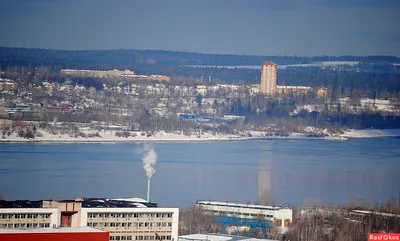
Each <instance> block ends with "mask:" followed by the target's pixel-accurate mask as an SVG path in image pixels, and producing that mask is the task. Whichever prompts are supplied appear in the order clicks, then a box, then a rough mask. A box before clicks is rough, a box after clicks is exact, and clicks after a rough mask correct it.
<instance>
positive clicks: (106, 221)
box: [0, 198, 179, 240]
mask: <svg viewBox="0 0 400 241" xmlns="http://www.w3.org/2000/svg"><path fill="white" fill-rule="evenodd" d="M178 222H179V209H178V208H158V207H157V204H156V203H149V202H147V201H145V200H143V199H140V198H129V199H105V198H77V199H75V200H58V201H53V200H42V201H26V200H23V201H0V228H3V229H36V228H57V227H93V228H96V229H99V230H104V231H108V232H110V240H159V239H162V240H177V236H178Z"/></svg>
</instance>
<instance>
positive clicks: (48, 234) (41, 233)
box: [0, 227, 109, 241]
mask: <svg viewBox="0 0 400 241" xmlns="http://www.w3.org/2000/svg"><path fill="white" fill-rule="evenodd" d="M0 240H1V241H26V240H30V241H54V240H57V241H76V240H85V241H108V240H109V233H108V232H106V231H102V230H99V229H95V228H89V227H84V228H38V229H0Z"/></svg>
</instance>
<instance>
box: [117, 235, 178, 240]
mask: <svg viewBox="0 0 400 241" xmlns="http://www.w3.org/2000/svg"><path fill="white" fill-rule="evenodd" d="M156 238H157V239H156ZM159 239H161V240H171V236H159V237H156V236H110V240H159Z"/></svg>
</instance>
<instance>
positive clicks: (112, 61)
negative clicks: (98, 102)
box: [0, 47, 400, 71]
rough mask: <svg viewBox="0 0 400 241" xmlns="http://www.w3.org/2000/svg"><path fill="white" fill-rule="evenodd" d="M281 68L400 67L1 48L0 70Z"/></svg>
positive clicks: (381, 59)
mask: <svg viewBox="0 0 400 241" xmlns="http://www.w3.org/2000/svg"><path fill="white" fill-rule="evenodd" d="M266 60H267V61H273V62H276V63H277V64H279V65H286V64H299V63H302V64H307V63H313V62H321V61H360V62H364V63H400V58H397V57H393V56H339V57H332V56H316V57H302V56H245V55H224V54H201V53H189V52H178V51H163V50H134V49H132V50H79V51H78V50H77V51H67V50H50V49H28V48H8V47H0V63H1V65H0V67H1V69H6V68H7V67H10V66H21V67H22V66H24V67H33V66H48V67H51V69H52V70H54V71H58V70H59V69H61V68H79V69H110V68H126V69H133V70H135V69H136V68H138V69H143V68H144V65H148V64H153V65H155V66H179V65H220V66H234V65H236V66H238V65H239V66H240V65H241V66H244V65H261V63H262V62H263V61H266Z"/></svg>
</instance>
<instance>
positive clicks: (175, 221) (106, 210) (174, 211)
mask: <svg viewBox="0 0 400 241" xmlns="http://www.w3.org/2000/svg"><path fill="white" fill-rule="evenodd" d="M167 212H169V213H172V232H171V239H172V240H177V239H178V225H179V208H82V212H81V226H87V216H88V213H167Z"/></svg>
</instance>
